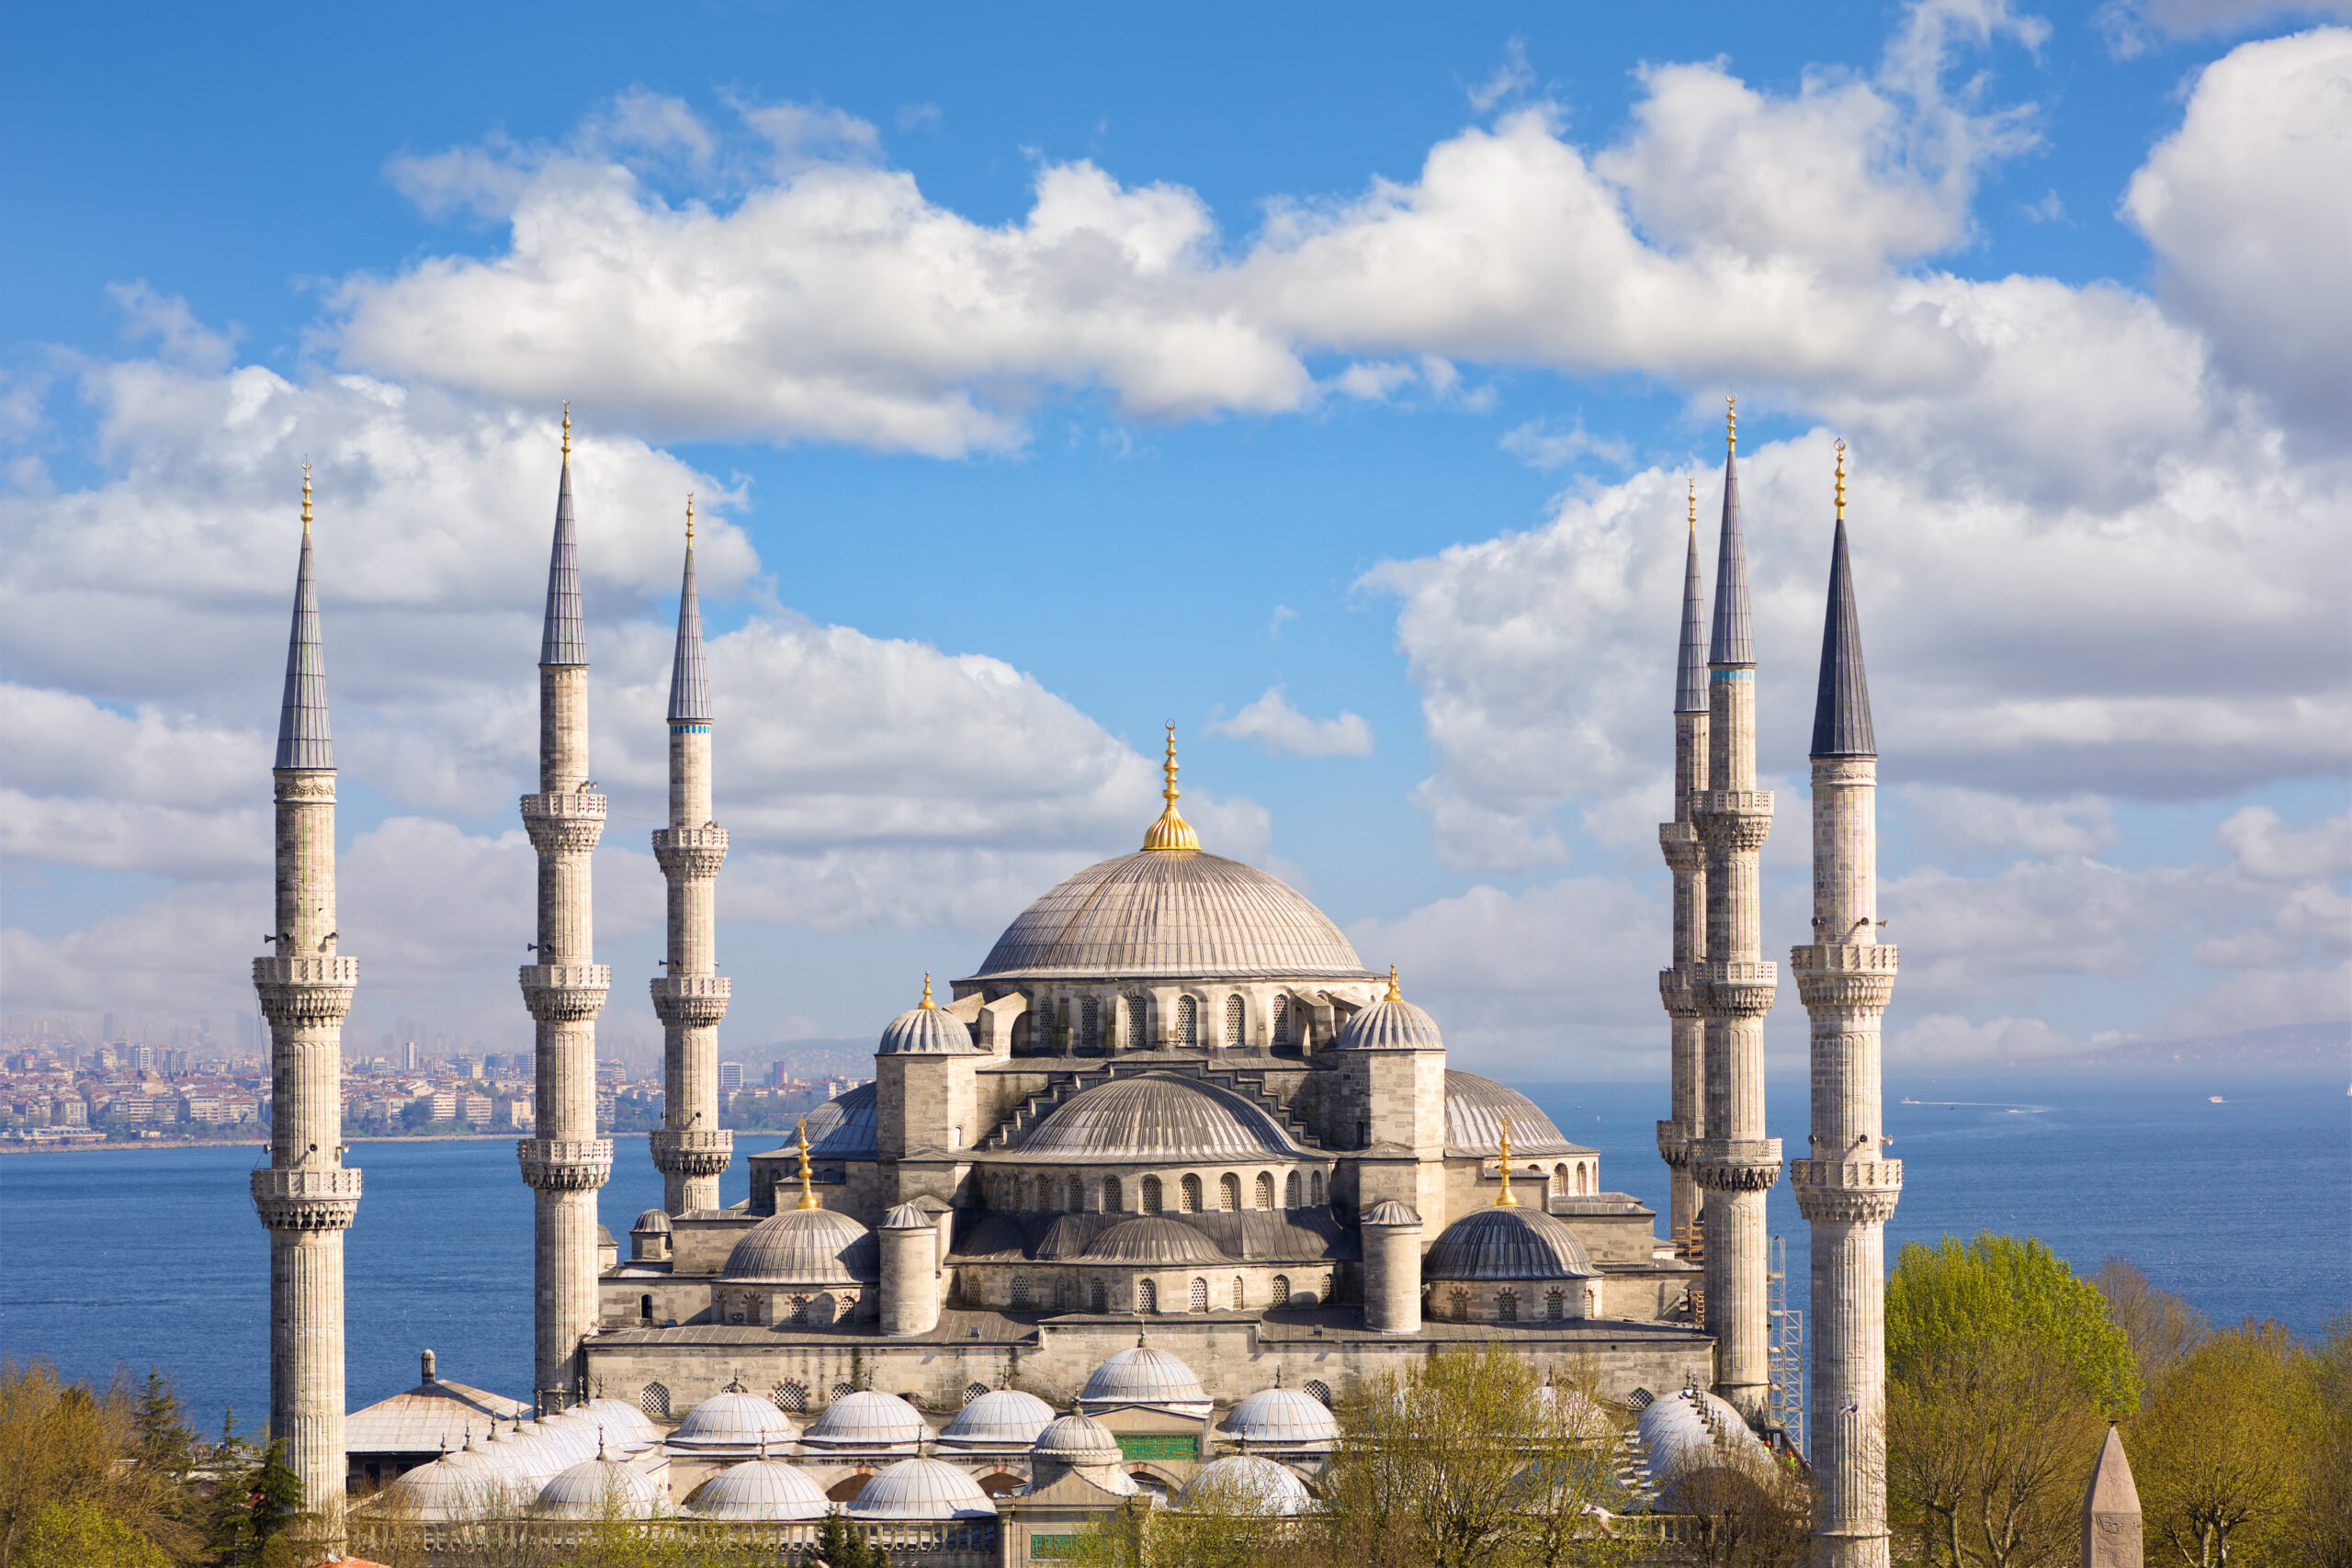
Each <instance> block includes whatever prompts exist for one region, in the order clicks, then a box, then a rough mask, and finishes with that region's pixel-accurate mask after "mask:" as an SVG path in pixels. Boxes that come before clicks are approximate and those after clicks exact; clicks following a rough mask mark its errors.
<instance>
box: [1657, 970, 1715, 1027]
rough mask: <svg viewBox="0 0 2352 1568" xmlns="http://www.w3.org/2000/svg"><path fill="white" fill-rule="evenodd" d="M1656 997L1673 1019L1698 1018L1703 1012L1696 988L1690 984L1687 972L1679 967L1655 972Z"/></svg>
mask: <svg viewBox="0 0 2352 1568" xmlns="http://www.w3.org/2000/svg"><path fill="white" fill-rule="evenodd" d="M1657 997H1658V1000H1659V1001H1661V1002H1664V1003H1665V1004H1666V1010H1667V1012H1668V1014H1670V1015H1671V1016H1673V1017H1675V1018H1698V1017H1700V1016H1701V1015H1702V1013H1703V1012H1704V1011H1705V1010H1704V1009H1703V1008H1702V1006H1701V1005H1700V1003H1701V998H1700V995H1699V988H1698V987H1697V986H1696V985H1694V984H1693V983H1692V981H1691V976H1690V974H1689V972H1688V971H1686V970H1685V969H1683V968H1682V967H1681V966H1679V965H1677V966H1676V967H1674V968H1672V969H1661V970H1659V971H1658V972H1657Z"/></svg>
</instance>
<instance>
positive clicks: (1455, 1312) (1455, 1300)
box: [1445, 1291, 1470, 1323]
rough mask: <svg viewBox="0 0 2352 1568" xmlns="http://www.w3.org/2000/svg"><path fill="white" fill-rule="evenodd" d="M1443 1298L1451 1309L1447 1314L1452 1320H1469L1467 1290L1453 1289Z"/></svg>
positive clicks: (1460, 1321)
mask: <svg viewBox="0 0 2352 1568" xmlns="http://www.w3.org/2000/svg"><path fill="white" fill-rule="evenodd" d="M1445 1300H1446V1304H1447V1305H1448V1307H1449V1308H1451V1309H1452V1310H1451V1312H1450V1314H1449V1315H1451V1316H1452V1317H1453V1321H1454V1322H1456V1323H1467V1322H1469V1321H1470V1292H1467V1291H1454V1292H1451V1293H1449V1294H1448V1295H1447V1296H1446V1298H1445Z"/></svg>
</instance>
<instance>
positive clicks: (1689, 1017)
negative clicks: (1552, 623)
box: [1657, 482, 1707, 1257]
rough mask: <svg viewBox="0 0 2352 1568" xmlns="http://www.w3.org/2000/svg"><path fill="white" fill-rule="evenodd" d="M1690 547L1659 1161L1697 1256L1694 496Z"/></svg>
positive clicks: (1668, 827)
mask: <svg viewBox="0 0 2352 1568" xmlns="http://www.w3.org/2000/svg"><path fill="white" fill-rule="evenodd" d="M1689 521H1690V528H1691V544H1690V548H1689V550H1688V552H1687V553H1686V555H1685V557H1684V559H1683V566H1682V647H1681V650H1680V652H1679V655H1678V656H1677V658H1676V660H1675V667H1674V820H1673V821H1671V822H1661V823H1659V824H1658V825H1657V842H1658V848H1659V849H1660V850H1661V851H1662V852H1664V853H1665V855H1666V863H1667V868H1668V871H1669V872H1671V873H1672V874H1673V878H1674V965H1673V967H1671V968H1669V969H1661V970H1660V971H1658V976H1657V991H1658V998H1659V999H1660V1000H1661V1001H1663V1002H1664V1003H1665V1004H1666V1011H1667V1016H1668V1019H1670V1020H1671V1021H1672V1022H1671V1023H1670V1025H1669V1031H1670V1033H1671V1043H1670V1050H1671V1052H1672V1055H1671V1057H1670V1061H1671V1066H1672V1073H1673V1086H1674V1087H1673V1100H1672V1101H1671V1107H1670V1108H1671V1110H1672V1112H1673V1115H1672V1117H1671V1119H1670V1120H1668V1121H1665V1122H1659V1123H1658V1124H1657V1152H1658V1156H1659V1157H1660V1158H1662V1159H1663V1160H1665V1161H1666V1163H1667V1168H1668V1169H1669V1170H1670V1171H1672V1172H1673V1176H1672V1178H1671V1180H1672V1185H1673V1192H1672V1201H1671V1208H1670V1210H1669V1214H1668V1233H1667V1234H1668V1235H1670V1236H1672V1237H1673V1239H1674V1246H1675V1250H1676V1251H1678V1252H1679V1253H1681V1254H1683V1255H1684V1256H1686V1257H1687V1256H1689V1254H1690V1250H1691V1233H1692V1232H1693V1230H1694V1229H1695V1228H1696V1227H1697V1224H1698V1220H1699V1187H1698V1183H1697V1182H1695V1181H1693V1180H1692V1179H1691V1146H1692V1145H1694V1144H1696V1143H1697V1142H1698V1141H1699V1140H1700V1139H1701V1138H1702V1137H1704V1136H1705V1135H1706V1131H1707V1103H1706V1099H1705V1097H1704V1095H1703V1094H1702V1092H1701V1076H1702V1071H1703V1067H1704V1060H1705V1056H1706V1045H1707V1025H1706V1021H1705V1020H1704V1018H1703V1017H1702V1015H1701V1012H1700V1005H1699V987H1698V985H1697V982H1696V980H1695V978H1694V976H1693V974H1692V966H1693V965H1694V964H1697V963H1698V962H1699V961H1700V960H1701V959H1703V958H1705V957H1706V956H1707V921H1706V910H1707V862H1706V856H1705V854H1704V852H1702V850H1701V848H1700V844H1699V829H1697V828H1696V827H1695V826H1693V825H1692V822H1691V811H1692V809H1693V807H1695V805H1696V803H1697V801H1698V798H1699V795H1700V794H1701V792H1702V791H1703V790H1705V789H1706V787H1707V612H1706V604H1705V603H1704V601H1703V599H1702V596H1701V593H1700V588H1699V491H1698V486H1697V485H1696V483H1695V482H1694V483H1693V484H1692V486H1691V507H1690V519H1689Z"/></svg>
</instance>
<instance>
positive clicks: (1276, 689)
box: [1207, 685, 1372, 757]
mask: <svg viewBox="0 0 2352 1568" xmlns="http://www.w3.org/2000/svg"><path fill="white" fill-rule="evenodd" d="M1207 728H1208V731H1209V733H1210V734H1212V735H1224V736H1229V737H1231V738H1232V739H1236V740H1254V741H1256V742H1257V743H1258V746H1259V748H1260V750H1263V751H1265V752H1267V753H1268V754H1270V755H1280V754H1282V753H1283V752H1288V753H1289V754H1290V755H1292V756H1294V757H1369V756H1371V755H1372V726H1371V725H1369V724H1366V723H1365V722H1364V721H1363V717H1362V716H1359V715H1356V714H1352V713H1349V712H1348V711H1347V710H1345V709H1344V708H1343V709H1341V710H1340V716H1338V717H1337V718H1309V717H1307V716H1306V715H1305V714H1303V713H1301V712H1299V711H1298V710H1297V709H1296V708H1295V707H1293V706H1291V704H1290V698H1289V697H1287V696H1285V695H1283V688H1282V687H1281V686H1280V685H1272V686H1269V687H1267V688H1266V692H1265V694H1264V695H1263V696H1261V697H1260V698H1259V699H1258V700H1257V701H1256V702H1254V703H1251V704H1250V705H1248V706H1247V707H1244V708H1243V709H1242V710H1241V711H1240V712H1238V713H1237V714H1235V715H1234V716H1232V717H1231V718H1213V719H1211V720H1210V721H1209V723H1208V727H1207Z"/></svg>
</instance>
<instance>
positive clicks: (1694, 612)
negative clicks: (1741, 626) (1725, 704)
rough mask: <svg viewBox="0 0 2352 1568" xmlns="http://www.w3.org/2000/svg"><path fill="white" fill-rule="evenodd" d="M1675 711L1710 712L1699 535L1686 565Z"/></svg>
mask: <svg viewBox="0 0 2352 1568" xmlns="http://www.w3.org/2000/svg"><path fill="white" fill-rule="evenodd" d="M1674 711H1675V712H1677V713H1705V712H1706V711H1707V602H1706V596H1705V594H1704V592H1702V590H1701V588H1700V583H1699V536H1698V534H1697V533H1696V532H1693V533H1692V534H1691V548H1690V552H1689V554H1688V556H1687V557H1686V558H1685V559H1684V561H1683V564H1682V648H1681V650H1680V652H1679V654H1677V656H1676V658H1675V664H1674Z"/></svg>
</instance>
